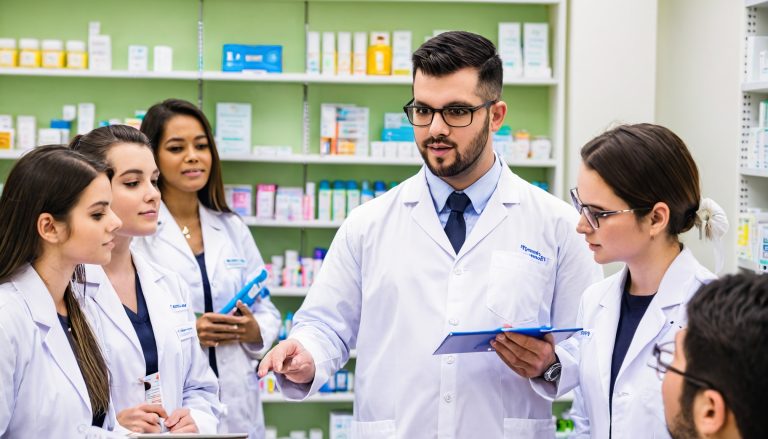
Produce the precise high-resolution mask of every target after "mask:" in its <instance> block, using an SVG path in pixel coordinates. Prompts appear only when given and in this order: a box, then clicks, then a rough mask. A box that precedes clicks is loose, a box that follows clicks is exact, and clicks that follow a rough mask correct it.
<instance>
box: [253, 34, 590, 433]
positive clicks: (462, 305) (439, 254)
mask: <svg viewBox="0 0 768 439" xmlns="http://www.w3.org/2000/svg"><path fill="white" fill-rule="evenodd" d="M413 63H414V83H413V100H412V101H411V102H409V104H408V105H406V107H405V108H404V109H405V111H406V114H407V115H408V118H409V121H410V122H411V123H412V124H413V125H414V130H415V136H416V143H417V146H418V148H419V151H420V153H421V155H422V157H423V158H424V162H425V166H424V167H422V169H421V170H420V171H419V173H417V174H416V175H415V176H413V177H411V178H409V179H408V180H406V181H404V182H403V183H402V184H400V185H398V186H397V187H396V188H394V189H392V190H390V191H389V192H388V193H387V194H385V195H384V196H381V197H379V198H376V199H375V200H372V201H369V202H368V203H366V204H364V205H362V206H360V207H358V208H356V209H355V210H353V211H352V212H351V214H350V215H349V217H348V218H347V220H346V221H345V222H344V224H343V225H342V226H341V228H340V229H339V231H338V233H337V234H336V237H335V238H334V240H333V243H332V244H331V247H330V250H329V252H328V255H327V257H326V259H325V261H324V263H323V268H322V270H321V271H320V273H319V275H318V277H317V279H316V281H315V283H314V285H313V286H312V288H311V290H310V292H309V294H308V295H307V298H306V300H305V301H304V304H303V305H302V307H301V309H300V310H299V311H298V312H297V313H296V315H295V317H294V328H293V330H292V331H291V333H290V336H289V338H288V340H286V341H284V342H282V343H280V344H279V345H278V346H277V347H276V348H274V349H273V350H272V351H271V352H270V353H269V354H268V355H267V356H266V357H265V359H264V360H263V361H262V363H261V366H260V367H259V374H260V375H262V376H263V375H264V374H266V373H267V371H269V370H274V371H275V372H276V373H277V374H278V375H277V376H278V382H279V384H280V387H281V390H282V392H283V394H284V395H285V396H286V397H287V398H291V399H302V398H305V397H307V396H308V395H310V394H312V393H313V392H316V391H317V390H318V389H319V388H320V387H321V386H322V385H323V384H324V383H325V382H326V381H327V380H328V379H329V377H331V376H332V375H333V373H334V372H335V371H336V370H338V369H339V368H340V367H342V366H343V365H344V363H346V361H347V359H348V358H349V350H350V349H352V348H354V347H356V348H357V350H358V357H357V366H356V375H355V415H354V422H353V425H352V430H353V437H357V438H436V437H440V438H517V439H519V438H531V439H534V438H535V439H539V438H546V437H553V436H554V423H553V422H552V418H551V416H552V413H551V403H550V402H548V401H546V400H545V399H543V398H541V397H540V396H538V395H537V394H536V393H535V392H534V391H533V390H532V389H531V386H530V385H529V384H528V381H527V380H526V379H523V378H520V377H519V376H518V375H516V374H515V373H514V372H513V371H512V370H510V369H509V368H508V367H507V366H506V365H505V364H504V362H503V361H502V360H501V359H500V358H499V357H498V356H497V355H496V354H494V353H473V354H452V355H440V356H435V355H432V353H433V352H434V351H435V349H436V348H437V346H438V345H439V344H440V342H441V341H442V339H443V338H444V337H445V336H446V334H448V332H451V331H464V330H483V329H492V328H496V327H500V326H502V325H504V324H509V325H513V326H538V325H552V326H561V325H565V326H568V325H571V324H573V323H574V322H575V321H576V314H577V308H578V304H579V300H580V297H581V294H582V292H583V291H584V289H585V288H586V287H587V286H588V285H590V284H591V283H593V282H595V281H596V280H598V279H599V278H600V270H599V268H598V266H597V265H596V264H595V263H594V262H593V261H592V257H591V255H590V253H589V251H588V249H587V247H586V246H585V245H583V242H581V239H580V238H579V237H578V236H577V235H576V231H575V228H576V222H577V220H578V214H577V212H576V211H575V210H574V209H573V208H572V207H570V206H569V205H567V204H566V203H564V202H562V201H561V200H558V199H557V198H555V197H553V196H552V195H550V194H548V193H546V192H544V191H542V190H541V189H539V188H536V187H534V186H532V185H530V184H528V183H526V182H525V181H523V180H522V179H521V178H519V177H518V176H516V175H515V174H513V173H512V172H511V171H510V170H509V168H508V167H507V165H506V164H505V163H504V161H503V160H502V159H501V158H500V157H499V156H497V155H496V154H494V151H493V145H492V141H491V135H490V133H491V132H492V131H494V132H495V131H496V130H498V129H499V127H500V126H501V124H502V122H503V121H504V116H505V115H506V112H507V104H506V103H505V102H503V101H501V88H502V68H501V61H500V59H499V57H498V55H497V54H496V49H495V47H494V46H493V44H492V43H491V42H490V41H488V40H487V39H485V38H483V37H481V36H479V35H475V34H471V33H468V32H447V33H443V34H441V35H439V36H437V37H435V38H432V39H431V40H429V41H428V42H426V43H424V45H422V46H421V48H419V50H417V51H416V52H415V53H414V55H413Z"/></svg>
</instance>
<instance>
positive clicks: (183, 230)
mask: <svg viewBox="0 0 768 439" xmlns="http://www.w3.org/2000/svg"><path fill="white" fill-rule="evenodd" d="M181 234H182V235H184V237H185V238H187V239H192V231H191V230H189V227H187V226H184V227H182V228H181Z"/></svg>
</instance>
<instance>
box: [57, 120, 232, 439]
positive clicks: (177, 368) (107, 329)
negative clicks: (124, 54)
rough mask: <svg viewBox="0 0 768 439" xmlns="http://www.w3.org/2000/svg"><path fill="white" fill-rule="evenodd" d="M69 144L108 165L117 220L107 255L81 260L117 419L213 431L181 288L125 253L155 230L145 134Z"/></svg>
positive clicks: (155, 201) (215, 409)
mask: <svg viewBox="0 0 768 439" xmlns="http://www.w3.org/2000/svg"><path fill="white" fill-rule="evenodd" d="M70 147H71V148H72V149H74V150H76V151H78V152H80V153H81V154H83V155H84V156H86V157H89V158H91V159H94V160H98V161H101V162H104V163H105V164H107V166H109V169H110V171H111V174H112V178H111V182H112V208H113V209H114V211H115V214H117V216H118V217H119V218H120V220H121V221H122V223H123V226H122V227H121V228H120V230H118V232H117V233H116V236H115V240H114V243H115V248H114V250H112V260H111V261H110V262H109V263H108V264H105V265H103V266H96V265H88V266H86V273H87V275H88V276H87V277H88V283H89V285H93V288H95V289H96V290H97V291H96V292H95V293H93V294H92V295H91V297H93V300H94V301H95V303H96V307H95V309H96V311H97V313H98V315H99V316H101V321H102V327H103V331H102V332H103V343H104V346H105V347H106V349H107V351H108V352H109V354H108V355H107V357H108V358H107V361H108V363H109V369H110V373H111V375H112V383H111V388H112V400H113V402H114V406H115V411H116V412H117V421H118V422H119V423H120V425H122V426H123V427H125V428H127V429H129V430H131V431H134V432H138V433H159V432H161V431H164V430H165V429H167V430H169V431H170V432H171V433H206V434H210V433H216V430H217V426H218V415H219V401H218V395H217V393H218V384H217V382H216V377H215V376H214V375H213V372H211V369H210V368H209V367H208V361H207V359H206V358H205V354H204V353H203V351H202V350H201V349H200V346H199V344H198V343H197V337H195V332H194V325H195V315H194V314H193V313H192V310H191V309H190V307H188V306H187V302H188V295H189V293H188V290H187V286H186V284H185V283H184V281H183V280H182V279H181V278H180V277H179V276H178V275H177V274H176V273H173V272H171V271H169V270H166V269H163V268H162V267H159V266H157V265H156V264H153V263H151V262H150V261H148V260H147V259H146V258H144V257H141V255H138V254H136V252H134V251H131V242H132V241H133V240H134V237H140V236H146V235H151V234H154V233H155V231H156V230H157V216H158V215H157V214H158V208H159V204H160V191H158V189H157V179H158V174H159V171H158V170H157V165H156V164H155V159H154V157H153V156H152V149H151V148H150V147H149V140H148V139H147V137H146V136H145V135H144V134H142V133H141V132H140V131H139V130H137V129H135V128H131V127H129V126H125V125H111V126H106V127H101V128H97V129H95V130H93V131H91V132H89V133H87V134H85V135H79V136H77V137H75V139H74V140H73V141H72V143H71V145H70ZM147 387H148V388H147ZM161 418H162V420H161Z"/></svg>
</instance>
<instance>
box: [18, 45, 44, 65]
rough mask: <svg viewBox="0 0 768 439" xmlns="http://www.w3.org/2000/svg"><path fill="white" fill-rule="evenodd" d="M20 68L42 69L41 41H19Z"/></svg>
mask: <svg viewBox="0 0 768 439" xmlns="http://www.w3.org/2000/svg"><path fill="white" fill-rule="evenodd" d="M19 67H40V40H38V39H37V38H22V39H20V40H19Z"/></svg>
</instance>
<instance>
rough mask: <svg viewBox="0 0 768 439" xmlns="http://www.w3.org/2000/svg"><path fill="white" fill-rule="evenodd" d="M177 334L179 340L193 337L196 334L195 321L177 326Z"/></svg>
mask: <svg viewBox="0 0 768 439" xmlns="http://www.w3.org/2000/svg"><path fill="white" fill-rule="evenodd" d="M176 335H178V336H179V340H181V341H184V340H187V339H189V338H192V337H194V336H195V335H196V331H195V322H189V323H184V324H183V325H179V326H177V327H176Z"/></svg>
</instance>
